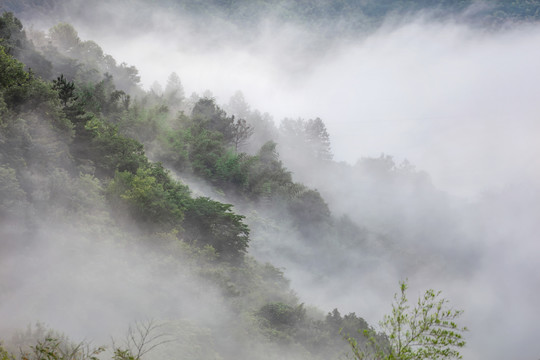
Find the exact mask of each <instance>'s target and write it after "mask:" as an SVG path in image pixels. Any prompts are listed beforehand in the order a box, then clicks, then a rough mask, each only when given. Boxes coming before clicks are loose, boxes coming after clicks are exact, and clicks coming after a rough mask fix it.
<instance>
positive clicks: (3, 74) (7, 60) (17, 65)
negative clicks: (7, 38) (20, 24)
mask: <svg viewBox="0 0 540 360" xmlns="http://www.w3.org/2000/svg"><path fill="white" fill-rule="evenodd" d="M28 80H29V75H28V73H27V72H26V71H24V64H23V63H21V62H19V61H17V60H15V59H14V58H13V57H11V56H10V55H8V54H7V53H6V51H5V48H4V47H3V46H0V90H2V89H6V88H11V87H14V86H23V85H24V84H25V83H26V82H28Z"/></svg>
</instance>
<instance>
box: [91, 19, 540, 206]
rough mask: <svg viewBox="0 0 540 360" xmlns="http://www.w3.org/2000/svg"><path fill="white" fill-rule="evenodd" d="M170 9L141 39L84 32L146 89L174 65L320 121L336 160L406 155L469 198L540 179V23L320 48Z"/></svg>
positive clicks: (302, 35)
mask: <svg viewBox="0 0 540 360" xmlns="http://www.w3.org/2000/svg"><path fill="white" fill-rule="evenodd" d="M171 16H172V15H171V14H168V15H167V16H160V14H159V13H158V14H155V15H154V16H153V19H154V18H155V19H154V21H155V23H154V26H153V27H150V28H147V27H144V30H142V31H141V32H140V33H137V34H133V33H128V35H135V36H128V37H126V36H125V34H124V33H123V32H122V31H115V32H106V31H105V30H102V31H101V32H100V33H98V34H95V33H93V29H89V28H85V26H84V24H83V26H81V28H82V29H83V30H81V34H82V36H83V38H93V39H95V40H97V41H98V43H100V44H103V46H104V49H105V51H106V52H108V53H111V54H112V55H113V56H115V57H116V58H117V59H120V60H121V61H128V62H129V63H130V64H135V65H136V66H137V67H138V68H139V69H140V71H141V74H142V80H143V82H144V83H145V84H146V86H150V85H151V84H152V82H153V81H154V80H156V79H157V80H158V81H160V82H162V83H163V84H164V83H165V80H166V78H167V76H168V75H169V74H170V73H171V72H172V71H176V72H177V73H178V74H179V75H180V77H181V79H182V82H183V84H184V86H185V88H186V93H187V94H189V93H191V92H192V91H196V92H199V93H202V92H203V91H204V90H206V89H209V90H211V91H212V93H213V94H214V95H215V96H217V98H218V102H221V103H225V102H227V101H228V98H229V97H230V96H232V95H233V94H234V92H235V91H237V90H241V91H243V92H244V95H245V98H246V100H247V102H248V103H249V104H250V105H252V107H253V108H258V109H260V110H261V111H267V112H269V113H271V114H272V115H273V116H274V117H275V119H276V120H278V121H279V120H281V119H282V118H283V117H303V118H312V117H317V116H318V117H321V118H322V119H323V120H324V121H325V123H326V125H327V127H328V129H329V132H330V134H331V137H332V144H333V149H334V152H335V155H336V160H344V161H347V162H349V163H354V162H355V161H356V160H357V159H358V158H360V157H361V156H378V155H379V154H380V153H387V154H391V155H394V156H396V157H397V158H399V159H404V158H406V159H408V160H409V161H411V162H412V163H413V164H414V165H416V166H417V167H418V168H421V169H423V170H426V171H428V172H429V174H430V175H431V176H432V178H433V181H434V183H435V184H436V185H437V186H438V187H440V188H442V189H444V190H447V191H449V192H451V193H453V194H457V195H462V196H475V195H477V194H478V193H479V192H482V191H484V190H487V189H493V188H500V187H501V186H504V185H505V184H506V183H508V182H514V181H516V180H517V179H520V178H523V177H526V178H538V177H539V176H540V174H539V173H538V172H539V170H538V167H535V166H531V164H533V163H534V159H535V158H537V157H538V155H540V154H539V152H540V149H539V146H538V145H537V142H536V141H535V136H534V134H536V133H538V131H539V129H538V127H539V126H540V125H538V124H539V122H538V121H537V119H536V116H535V111H536V101H535V100H536V99H537V97H538V96H539V95H540V89H539V86H538V84H539V83H540V82H539V80H540V70H539V69H538V67H537V66H536V64H537V63H538V61H539V60H540V50H538V49H537V47H535V46H534V44H537V43H538V42H539V41H540V28H539V27H538V26H523V27H520V28H515V29H513V30H508V31H505V32H496V33H487V32H484V31H480V30H477V29H471V28H468V27H466V26H464V25H457V24H453V23H447V24H440V23H430V22H429V21H418V22H411V23H406V24H403V25H400V26H399V27H394V26H387V27H383V28H381V29H380V30H379V31H377V32H375V33H373V34H370V35H366V36H365V37H363V38H362V39H359V40H358V41H356V42H351V41H349V42H347V43H345V44H339V42H338V43H335V42H333V43H330V44H331V45H330V44H328V43H318V46H320V47H325V48H324V49H314V47H316V46H315V45H314V44H315V42H314V41H313V38H312V36H311V35H309V33H307V32H305V31H303V30H300V29H294V28H291V27H286V26H284V27H279V28H277V29H276V28H275V27H272V26H270V25H269V26H268V27H267V28H263V29H262V30H261V34H260V37H258V38H256V39H255V40H253V39H251V38H249V39H244V42H246V44H245V46H243V45H242V44H241V42H242V40H239V39H238V38H236V39H235V38H234V36H235V35H237V34H238V31H237V30H235V31H232V32H231V34H233V35H232V36H233V39H232V40H231V41H230V42H228V41H226V40H225V39H224V37H225V36H223V32H222V31H224V25H223V27H220V28H218V29H216V31H217V32H218V34H220V36H219V37H218V36H216V37H215V38H210V39H208V38H206V37H198V36H197V33H195V32H194V30H193V28H192V27H189V26H188V27H186V26H185V25H186V20H183V19H181V18H175V17H172V18H171ZM106 28H107V27H106V26H105V29H106ZM225 31H226V28H225ZM96 35H97V36H96ZM239 42H240V43H239ZM311 45H313V46H311Z"/></svg>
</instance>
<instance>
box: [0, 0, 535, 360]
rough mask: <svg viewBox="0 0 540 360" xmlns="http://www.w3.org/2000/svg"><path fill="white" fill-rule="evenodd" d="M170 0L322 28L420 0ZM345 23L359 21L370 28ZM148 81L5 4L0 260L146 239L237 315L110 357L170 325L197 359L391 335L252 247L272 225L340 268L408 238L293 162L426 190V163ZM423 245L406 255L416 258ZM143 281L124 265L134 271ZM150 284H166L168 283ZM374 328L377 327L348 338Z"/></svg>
mask: <svg viewBox="0 0 540 360" xmlns="http://www.w3.org/2000/svg"><path fill="white" fill-rule="evenodd" d="M162 5H163V6H169V7H173V8H177V7H179V8H182V9H183V10H187V11H189V12H194V13H198V14H199V15H201V16H207V15H208V13H212V14H214V15H216V14H217V15H216V16H225V17H227V18H232V19H233V20H235V21H238V22H240V23H242V22H244V21H247V19H249V21H253V20H255V21H256V20H257V19H259V18H260V17H261V16H262V14H264V13H265V12H266V11H267V10H268V9H270V8H272V9H273V12H274V10H276V9H277V11H276V12H274V15H275V16H276V17H277V18H281V19H287V20H290V21H293V22H302V23H305V22H311V21H312V20H314V19H318V20H320V21H321V23H318V24H315V26H319V27H325V26H327V25H328V24H329V23H332V22H334V21H335V20H336V19H338V18H341V17H344V16H345V17H350V18H351V19H352V18H355V19H356V21H359V19H367V18H369V19H370V20H369V21H370V22H372V23H379V22H380V21H382V19H383V18H384V17H385V16H386V15H388V14H391V13H394V12H400V13H401V12H411V11H413V12H414V11H417V10H419V9H422V8H425V6H424V5H425V4H420V5H419V2H412V1H411V2H399V3H398V2H393V1H384V2H383V1H381V2H365V3H363V5H361V6H360V5H358V4H356V3H355V2H347V1H344V2H339V3H336V2H324V1H321V2H297V3H296V2H295V3H293V2H280V6H277V7H276V4H275V2H270V1H260V2H248V3H245V2H235V1H232V2H226V3H225V2H197V3H194V4H188V3H184V2H166V1H164V2H162ZM430 5H433V4H430ZM468 5H470V4H469V2H467V1H461V2H446V1H440V2H437V4H434V5H433V7H434V8H435V7H440V8H444V7H450V8H451V9H452V10H453V11H455V12H456V13H457V12H459V11H461V10H463V9H464V8H465V7H466V6H468ZM514 5H515V6H514V7H506V8H505V7H504V4H503V3H501V4H497V5H494V7H492V8H490V10H489V12H485V14H488V13H489V14H495V13H496V14H498V15H497V16H499V17H500V19H504V20H506V19H514V18H515V19H519V20H535V19H536V18H535V16H536V13H535V15H531V11H532V10H531V9H533V7H534V3H533V2H528V3H527V4H525V3H523V4H522V3H518V2H516V3H515V4H514ZM4 6H5V7H6V8H7V9H11V10H14V11H19V12H20V11H24V10H25V9H26V7H27V6H28V7H29V8H32V9H35V8H36V7H39V6H43V7H46V8H48V9H54V8H55V6H58V4H57V3H56V2H55V1H49V2H7V3H6V4H5V5H4ZM240 9H241V11H237V10H240ZM486 11H487V10H486ZM504 11H506V12H504ZM321 14H324V16H320V15H321ZM360 14H362V17H360ZM362 21H364V20H362ZM348 24H349V25H350V26H351V28H352V29H353V30H354V29H357V28H360V27H363V26H365V24H364V23H362V24H360V23H355V21H352V22H348ZM349 30H350V29H349ZM139 81H140V78H139V76H138V71H137V69H136V68H135V67H134V66H129V65H127V64H125V63H121V64H118V63H117V61H116V60H115V59H114V58H112V57H111V56H110V55H107V54H105V53H104V52H103V50H102V49H101V48H100V46H99V45H98V44H96V43H95V42H93V41H90V40H88V41H84V40H81V39H80V38H79V36H78V33H77V31H76V30H75V29H74V27H73V26H71V25H70V24H67V23H60V24H57V25H55V26H54V27H52V28H51V29H50V30H49V31H48V32H47V33H44V32H40V31H37V30H31V31H28V33H27V32H26V31H25V29H24V28H23V25H22V23H21V22H20V21H19V20H18V19H17V18H16V17H15V16H14V15H13V14H12V13H10V12H5V13H3V14H2V16H1V18H0V218H1V219H2V220H1V222H0V235H1V236H2V239H3V244H2V250H3V251H2V252H1V253H2V255H0V259H8V258H9V257H10V256H13V255H14V254H23V255H21V256H23V257H28V258H32V256H30V255H28V254H27V253H26V252H25V251H26V249H28V248H41V247H47V246H48V244H49V243H48V242H49V241H56V239H55V240H51V239H53V238H59V239H61V241H65V238H64V236H65V235H63V233H67V234H69V235H68V236H67V237H70V236H71V235H73V236H72V238H70V239H69V246H73V243H77V244H76V246H79V247H80V248H86V247H100V246H103V248H104V249H109V248H110V247H112V248H113V249H115V251H117V252H118V253H122V254H124V253H129V255H125V256H126V258H125V259H124V258H123V257H122V256H119V258H120V259H115V260H118V261H119V262H122V261H125V262H129V261H134V262H137V261H136V260H134V259H139V258H138V257H137V256H140V254H139V253H138V252H142V253H144V254H145V255H146V256H149V258H146V259H145V260H144V261H149V262H150V263H151V264H152V271H155V272H157V273H159V274H164V273H171V272H172V273H175V274H176V275H179V274H180V275H181V276H184V277H189V278H191V277H194V278H195V279H197V280H195V281H196V283H197V284H196V287H197V286H209V287H211V288H217V289H218V293H219V297H220V299H222V300H223V301H222V302H223V304H221V305H223V306H224V308H225V309H226V310H224V312H225V311H226V312H227V313H229V312H230V314H231V315H230V316H231V319H228V321H226V325H223V324H219V325H217V326H216V328H215V329H211V330H208V329H207V328H206V327H205V326H208V325H207V324H205V325H204V326H203V325H201V324H199V323H198V322H197V321H194V323H189V321H186V320H185V319H184V318H173V319H171V318H167V319H166V320H167V321H166V323H164V325H163V326H164V327H167V330H166V332H164V333H163V334H167V335H163V334H162V333H160V331H161V330H160V329H163V328H162V327H161V326H162V325H159V326H154V324H153V323H148V324H147V325H141V324H140V323H139V324H138V325H136V330H135V332H136V334H133V333H130V335H128V338H130V339H131V343H130V342H129V341H128V343H127V344H126V345H125V346H124V347H122V346H119V347H118V346H113V348H112V354H111V356H112V358H114V359H115V360H127V359H139V358H140V357H141V356H142V355H144V354H146V350H147V348H148V347H150V348H153V346H154V345H155V344H156V343H157V344H161V343H162V339H163V338H162V336H175V337H178V338H181V339H183V340H182V341H184V344H183V345H182V346H184V347H183V348H182V349H180V350H178V351H179V352H178V353H180V354H182V355H184V356H188V357H190V358H201V359H202V358H216V359H221V358H225V359H228V358H238V357H245V358H248V357H249V358H253V357H255V358H273V356H275V357H277V358H281V356H285V355H284V354H293V355H291V356H295V357H296V358H306V359H307V358H320V359H328V358H335V357H337V356H339V355H340V354H342V353H343V352H345V351H346V350H347V346H348V345H353V350H355V349H356V350H358V349H359V346H362V344H366V346H369V342H370V341H375V342H376V343H377V344H378V346H382V347H384V348H387V347H388V346H391V345H392V338H390V339H388V338H386V337H385V336H384V335H382V334H378V333H376V332H375V331H374V330H373V329H372V328H371V327H370V326H369V325H368V324H367V323H366V321H365V320H363V319H362V318H361V317H358V316H357V315H356V314H354V313H350V314H347V315H344V316H342V315H341V314H340V312H339V311H338V310H337V309H334V310H333V311H332V312H330V313H328V314H327V315H326V316H325V315H324V312H321V311H320V310H317V309H312V308H309V307H307V306H305V305H304V304H303V303H301V302H300V299H298V297H297V296H296V295H295V294H294V292H293V291H292V290H291V289H290V287H289V283H288V280H287V279H286V278H285V276H284V274H283V272H282V270H280V269H279V268H276V267H275V266H273V265H271V264H269V263H266V264H263V263H261V262H259V261H256V260H255V259H254V258H252V257H251V256H250V255H249V251H248V250H249V246H250V244H252V242H253V241H257V242H258V244H259V246H261V244H262V247H264V243H265V241H269V240H268V239H269V238H270V237H272V238H273V239H272V240H275V241H277V242H279V241H281V242H283V243H286V242H288V241H290V240H291V239H293V238H294V239H295V241H298V242H299V243H300V244H301V245H302V246H303V249H304V251H303V252H302V253H300V254H298V253H294V254H293V253H292V252H290V251H289V250H288V247H287V245H286V244H284V245H283V247H282V248H281V250H282V251H281V254H280V255H281V256H283V258H284V259H291V258H292V259H294V261H298V262H300V263H304V265H305V267H306V268H307V269H308V270H309V269H313V270H314V271H315V268H317V270H316V271H317V272H321V273H336V272H339V271H342V269H341V268H340V265H341V264H340V263H339V262H336V261H334V262H330V261H320V260H321V259H327V258H330V257H332V255H333V254H336V253H345V254H346V253H350V254H353V253H354V252H358V251H359V250H360V251H362V252H365V253H374V252H387V253H392V252H400V251H402V249H400V248H399V247H396V246H394V245H395V244H392V243H391V240H392V237H393V236H394V234H392V233H385V234H382V233H381V232H374V231H371V230H367V229H366V228H364V227H361V226H359V225H358V222H356V221H352V220H351V219H350V218H348V217H347V216H343V217H337V216H335V215H334V214H333V213H332V212H331V210H330V208H329V206H328V204H327V203H326V202H325V200H324V198H323V196H321V193H320V192H319V191H318V190H316V189H314V188H313V187H310V186H309V185H306V184H305V183H307V182H305V183H301V182H298V178H299V177H300V176H294V177H293V173H292V172H291V170H288V169H287V167H286V166H285V165H284V163H285V161H287V164H290V165H291V167H292V168H294V169H296V168H297V167H299V164H312V165H314V166H317V167H320V168H321V169H326V170H328V169H330V171H328V173H331V174H334V176H339V174H342V173H347V174H349V173H353V174H355V173H362V174H363V175H362V176H365V175H364V174H365V173H369V174H370V175H369V176H367V177H361V178H360V181H361V182H363V184H364V185H366V184H367V183H369V182H375V181H376V182H384V183H385V182H387V183H388V189H393V188H392V184H393V183H394V182H399V183H400V184H401V183H406V184H407V186H409V187H410V188H412V189H414V190H415V191H417V192H418V193H421V192H435V190H434V189H433V187H432V186H431V185H430V184H429V181H428V180H426V177H425V176H424V174H422V173H418V172H416V171H415V170H414V168H413V167H412V166H410V164H408V163H404V164H401V165H396V164H395V163H394V162H393V160H392V159H391V158H390V157H387V156H381V157H380V158H375V159H362V160H360V161H359V162H358V164H356V165H355V166H354V167H350V166H347V165H344V164H337V163H335V162H333V161H332V157H333V156H332V152H331V144H330V138H329V134H328V132H327V130H326V127H325V124H324V121H323V120H321V119H319V118H315V119H307V120H306V119H284V120H283V121H282V122H281V124H280V126H279V128H278V127H276V126H275V124H274V123H273V121H272V120H271V118H270V117H269V115H267V114H261V113H260V112H258V111H256V110H251V109H250V107H249V105H248V104H246V103H245V101H244V99H243V96H242V94H241V93H238V94H236V95H235V96H234V97H233V98H232V99H231V101H230V102H229V104H228V105H223V106H220V105H218V104H217V103H216V100H215V99H214V98H212V97H211V96H200V95H198V94H193V95H192V96H191V97H189V98H188V97H186V96H185V93H184V89H183V87H182V83H181V81H180V78H179V77H178V75H177V74H175V73H173V74H171V75H170V77H169V79H168V82H167V84H166V87H165V88H164V89H158V88H153V89H152V90H150V91H144V90H142V89H141V87H140V86H139ZM278 148H279V149H281V150H283V151H284V152H286V153H289V154H290V153H294V154H295V156H294V158H290V157H289V158H287V155H285V156H284V157H283V156H280V154H279V153H278ZM295 161H296V162H297V163H295ZM365 169H369V171H367V172H366V171H363V170H365ZM302 180H303V179H302ZM188 183H194V184H200V183H204V184H206V185H208V188H209V189H211V190H209V191H194V190H192V189H191V188H190V186H188V185H187V184H188ZM367 187H368V186H366V188H367ZM397 192H398V191H397V190H396V193H397ZM196 193H198V194H199V195H195V194H196ZM201 195H202V196H201ZM394 195H395V194H392V196H394ZM233 204H234V206H233ZM45 233H46V234H47V235H44V234H45ZM389 238H390V240H389ZM66 243H67V241H66ZM66 243H63V244H62V246H64V245H66ZM315 245H316V246H315ZM134 249H137V250H134ZM139 249H142V250H139ZM349 250H355V251H349ZM131 252H133V253H134V254H135V255H133V254H131ZM131 255H133V258H132V257H131ZM349 256H352V255H349ZM420 257H421V254H419V255H418V256H417V258H414V257H413V258H412V260H411V262H412V263H415V265H417V261H419V258H420ZM318 261H320V262H318ZM141 263H142V262H141ZM142 266H143V265H139V266H138V267H142ZM403 266H408V264H404V265H403ZM136 282H137V281H136V280H135V279H128V280H127V283H128V284H129V285H132V286H134V285H135V284H136ZM174 285H178V284H176V283H174ZM174 285H171V286H174ZM182 286H185V284H183V285H182ZM189 286H191V285H189ZM149 289H150V292H156V293H158V294H160V295H162V296H166V295H167V294H168V290H167V291H165V290H163V289H161V288H160V286H159V285H157V284H151V285H150V286H149ZM205 289H206V288H205ZM0 290H2V295H0V301H1V300H2V298H3V297H4V298H8V297H9V296H10V295H11V294H12V293H14V292H15V291H16V284H15V283H13V284H7V285H2V287H1V288H0ZM179 307H180V306H179ZM22 325H24V324H22ZM127 325H128V324H126V326H127ZM363 330H365V333H367V334H369V337H368V338H364V337H362V336H358V339H355V338H354V337H351V336H352V335H351V334H357V333H358V331H360V333H362V331H363ZM130 331H132V330H130ZM154 332H157V335H156V334H155V333H154ZM151 333H152V334H151ZM171 334H173V335H171ZM246 334H249V336H247V340H246ZM340 334H341V335H340ZM344 335H346V336H345V339H344V338H343V336H344ZM148 336H149V337H148ZM144 339H152V340H151V341H149V342H145V341H148V340H144ZM153 341H155V343H153ZM167 342H168V341H165V342H164V343H167ZM463 344H464V343H463ZM5 348H6V349H7V350H5V349H4V348H3V347H0V358H1V359H0V360H7V359H11V358H13V357H14V355H12V354H15V353H17V349H18V348H21V349H24V350H23V352H22V353H21V355H20V357H21V358H22V359H29V360H31V359H36V360H37V359H43V358H47V359H50V360H57V359H68V358H69V359H75V358H77V359H91V360H92V359H94V358H95V357H96V356H97V355H98V354H99V353H101V352H103V349H102V348H96V349H92V348H90V347H86V345H85V344H79V345H77V344H71V343H70V340H69V339H67V338H66V337H64V336H63V335H61V334H56V333H54V332H51V331H50V330H47V329H44V328H43V327H42V326H41V325H38V327H37V329H34V330H32V329H31V328H29V330H28V331H27V332H26V333H19V334H18V335H17V336H15V337H14V338H13V340H8V342H7V343H6V345H5ZM178 353H176V354H175V355H178ZM270 354H272V355H270ZM358 354H360V353H359V352H357V353H356V356H360V355H358ZM385 354H386V353H385Z"/></svg>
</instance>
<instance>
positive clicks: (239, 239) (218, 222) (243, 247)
mask: <svg viewBox="0 0 540 360" xmlns="http://www.w3.org/2000/svg"><path fill="white" fill-rule="evenodd" d="M231 209H232V205H230V204H223V203H220V202H217V201H214V200H211V199H209V198H207V197H199V198H196V199H193V200H191V201H190V202H189V203H188V205H187V208H186V212H185V222H184V228H185V229H186V233H187V236H188V238H189V240H190V241H191V242H195V243H197V244H200V245H210V246H212V247H213V248H214V249H216V251H217V252H218V254H219V255H220V257H221V259H223V260H226V261H236V260H239V259H241V258H242V256H243V255H244V254H245V253H246V251H247V248H248V243H249V228H248V226H247V225H246V224H244V222H243V219H244V216H242V215H237V214H235V213H233V212H232V210H231Z"/></svg>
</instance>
